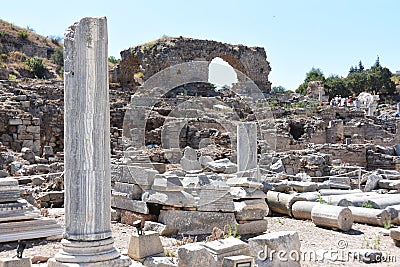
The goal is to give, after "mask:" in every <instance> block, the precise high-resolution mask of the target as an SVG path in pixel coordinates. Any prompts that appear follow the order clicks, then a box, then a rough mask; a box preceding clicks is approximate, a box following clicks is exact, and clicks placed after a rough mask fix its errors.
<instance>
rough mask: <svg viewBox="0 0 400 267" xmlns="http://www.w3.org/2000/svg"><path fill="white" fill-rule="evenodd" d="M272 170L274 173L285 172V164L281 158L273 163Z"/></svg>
mask: <svg viewBox="0 0 400 267" xmlns="http://www.w3.org/2000/svg"><path fill="white" fill-rule="evenodd" d="M270 170H271V171H272V172H274V173H279V172H285V166H284V165H283V162H282V160H281V159H278V160H277V161H276V162H275V163H273V164H271V166H270Z"/></svg>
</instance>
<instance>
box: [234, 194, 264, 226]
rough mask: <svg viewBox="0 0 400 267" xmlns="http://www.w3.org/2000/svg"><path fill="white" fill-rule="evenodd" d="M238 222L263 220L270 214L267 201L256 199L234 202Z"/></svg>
mask: <svg viewBox="0 0 400 267" xmlns="http://www.w3.org/2000/svg"><path fill="white" fill-rule="evenodd" d="M234 204H235V217H236V220H245V221H246V220H261V219H263V218H264V217H265V216H267V215H268V213H269V208H268V205H267V203H266V202H265V200H263V199H254V200H244V201H239V202H234Z"/></svg>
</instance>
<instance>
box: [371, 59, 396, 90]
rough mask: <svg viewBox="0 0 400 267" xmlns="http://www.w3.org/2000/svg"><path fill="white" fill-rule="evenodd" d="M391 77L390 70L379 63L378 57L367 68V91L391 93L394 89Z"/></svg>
mask: <svg viewBox="0 0 400 267" xmlns="http://www.w3.org/2000/svg"><path fill="white" fill-rule="evenodd" d="M377 63H378V64H377ZM391 78H392V72H391V71H390V70H389V69H388V68H386V67H382V66H381V65H380V64H379V57H378V59H377V62H376V63H375V65H374V66H372V67H371V68H370V69H368V70H367V91H368V92H371V93H374V94H384V95H392V94H393V93H394V92H395V91H396V84H395V83H394V82H393V81H392V79H391Z"/></svg>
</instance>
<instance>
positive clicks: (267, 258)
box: [248, 231, 300, 267]
mask: <svg viewBox="0 0 400 267" xmlns="http://www.w3.org/2000/svg"><path fill="white" fill-rule="evenodd" d="M248 242H249V245H250V249H251V252H252V255H254V261H255V264H256V265H257V266H293V267H296V266H300V259H298V260H296V259H295V258H294V259H293V258H290V257H289V256H288V257H285V262H282V261H281V260H280V259H279V257H278V255H276V254H272V255H271V253H272V251H275V252H276V253H277V252H278V251H286V252H296V253H297V255H300V238H299V235H298V233H297V232H295V231H281V232H273V233H269V234H263V235H259V236H256V237H253V238H250V239H249V240H248ZM286 259H287V261H286Z"/></svg>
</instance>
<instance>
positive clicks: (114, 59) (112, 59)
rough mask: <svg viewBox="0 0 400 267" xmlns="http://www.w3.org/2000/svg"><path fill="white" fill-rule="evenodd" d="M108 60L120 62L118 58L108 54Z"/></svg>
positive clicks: (114, 62)
mask: <svg viewBox="0 0 400 267" xmlns="http://www.w3.org/2000/svg"><path fill="white" fill-rule="evenodd" d="M108 62H111V63H113V64H117V63H119V62H120V59H117V58H115V57H114V56H109V57H108Z"/></svg>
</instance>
